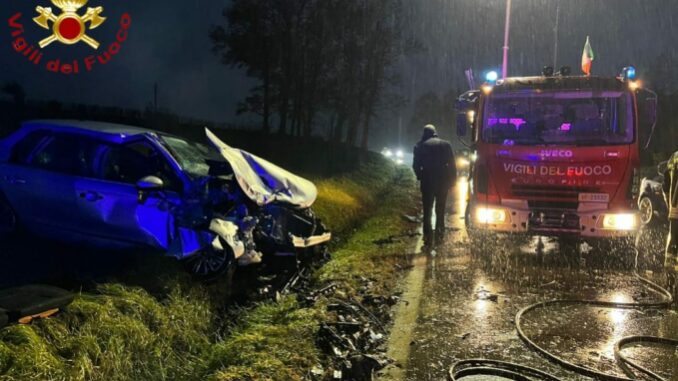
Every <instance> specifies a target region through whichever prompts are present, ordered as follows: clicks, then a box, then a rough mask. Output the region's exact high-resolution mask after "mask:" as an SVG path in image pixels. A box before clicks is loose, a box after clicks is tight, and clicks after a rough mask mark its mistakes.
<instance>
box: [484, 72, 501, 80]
mask: <svg viewBox="0 0 678 381" xmlns="http://www.w3.org/2000/svg"><path fill="white" fill-rule="evenodd" d="M498 79H499V74H498V73H497V72H496V71H494V70H493V71H491V72H488V73H487V74H485V80H487V82H492V83H494V82H497V80H498Z"/></svg>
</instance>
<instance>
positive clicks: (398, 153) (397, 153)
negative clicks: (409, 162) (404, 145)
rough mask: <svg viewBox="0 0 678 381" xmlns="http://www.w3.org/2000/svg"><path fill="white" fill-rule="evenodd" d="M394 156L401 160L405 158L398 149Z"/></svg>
mask: <svg viewBox="0 0 678 381" xmlns="http://www.w3.org/2000/svg"><path fill="white" fill-rule="evenodd" d="M396 156H397V157H399V158H403V157H404V156H405V154H404V153H403V150H401V149H399V150H398V151H397V152H396Z"/></svg>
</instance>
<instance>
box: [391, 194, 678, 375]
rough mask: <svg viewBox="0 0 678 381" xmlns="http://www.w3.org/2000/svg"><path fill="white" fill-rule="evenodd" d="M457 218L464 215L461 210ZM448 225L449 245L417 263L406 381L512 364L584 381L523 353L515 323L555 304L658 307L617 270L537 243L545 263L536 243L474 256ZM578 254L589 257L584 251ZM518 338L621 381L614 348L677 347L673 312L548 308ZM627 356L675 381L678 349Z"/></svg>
mask: <svg viewBox="0 0 678 381" xmlns="http://www.w3.org/2000/svg"><path fill="white" fill-rule="evenodd" d="M457 203H458V202H457ZM454 209H456V210H457V211H462V210H463V205H460V204H458V205H456V207H455V208H454ZM449 220H450V221H452V223H451V225H452V226H449V227H450V228H451V229H450V231H449V232H448V235H447V242H446V244H445V245H444V246H443V247H441V248H439V249H438V250H436V251H435V252H433V253H431V252H428V253H423V254H422V255H427V256H428V258H427V260H426V270H425V274H426V275H425V280H424V283H423V288H422V295H421V298H420V299H421V304H420V309H419V316H418V318H417V323H416V325H415V328H414V332H413V333H412V340H411V342H410V351H409V352H410V355H409V361H408V364H407V366H406V371H405V379H407V380H413V381H414V380H417V381H424V380H445V379H446V377H447V372H448V370H449V367H450V366H451V365H452V364H453V363H454V362H455V361H458V360H462V359H469V358H489V359H496V360H505V361H511V362H518V363H522V364H524V365H528V366H532V367H535V368H538V369H541V370H544V371H547V372H549V373H551V374H553V375H556V376H558V377H560V378H562V379H564V380H587V379H588V378H586V377H582V376H579V375H577V374H574V373H571V372H568V371H565V370H563V369H562V368H560V367H558V366H557V365H554V364H552V363H550V362H549V361H547V360H546V359H544V358H543V357H541V356H540V355H539V354H537V353H535V352H534V351H533V350H531V349H529V348H528V347H527V346H526V345H525V344H524V343H523V342H522V341H521V340H520V338H519V337H518V336H517V333H516V329H515V325H514V316H515V314H516V313H517V312H518V311H519V310H520V309H521V308H523V307H526V306H528V305H530V304H533V303H536V302H540V301H546V300H551V299H563V298H573V299H596V300H607V301H617V302H631V301H649V300H657V299H658V298H659V295H657V294H656V293H654V292H651V291H649V290H648V289H647V288H646V287H644V286H643V285H642V284H641V282H639V281H638V280H637V279H635V277H634V276H633V271H632V270H633V269H630V268H627V266H628V265H624V264H623V262H622V261H619V260H615V259H614V258H603V257H601V256H594V255H593V254H591V253H589V254H586V253H584V254H583V255H577V254H575V253H574V252H564V251H563V250H560V248H559V247H558V242H557V241H555V240H551V239H544V240H543V242H544V244H545V249H544V255H543V256H541V257H539V256H537V255H536V247H537V245H536V242H537V241H536V240H532V241H519V240H518V241H517V240H497V241H496V242H494V243H493V245H492V248H491V249H490V250H488V252H486V253H484V254H483V255H479V256H473V255H471V253H470V250H469V244H470V243H469V240H468V237H467V235H466V232H465V230H464V221H463V219H462V217H461V216H460V215H459V214H455V215H453V216H451V217H450V219H449ZM448 225H450V224H448ZM661 236H662V234H661V233H660V234H658V237H659V238H657V239H654V238H653V239H649V240H646V241H650V243H648V244H649V245H651V246H653V247H652V248H651V249H653V250H661V248H662V246H663V238H662V237H661ZM583 249H584V250H583V251H584V252H586V246H584V248H583ZM643 274H644V275H646V276H648V277H651V278H652V279H654V280H656V281H657V282H659V283H662V282H664V281H665V276H664V275H665V274H662V273H661V272H658V271H655V272H652V273H651V272H646V271H643ZM674 308H675V307H674ZM524 328H525V330H526V332H527V334H528V336H530V337H531V338H532V339H533V340H535V341H536V342H537V343H538V344H540V345H542V346H543V347H546V348H547V349H548V350H550V351H552V352H553V353H555V354H557V355H559V356H562V357H563V358H565V359H566V360H568V361H571V362H574V363H576V364H580V365H585V366H588V367H592V368H594V369H597V370H600V371H603V372H606V373H608V374H614V375H619V376H624V373H623V372H622V370H621V369H620V368H619V367H618V366H617V364H616V361H615V358H614V355H613V345H614V343H615V342H616V341H617V340H618V339H619V338H621V337H624V336H628V335H655V336H663V337H670V338H674V339H678V312H677V310H676V309H673V310H659V309H642V310H641V309H638V310H636V309H631V310H629V309H614V308H594V307H587V306H575V307H572V306H570V307H558V306H554V307H551V308H546V309H543V310H538V311H534V312H533V313H531V314H528V315H526V316H525V323H524ZM625 353H627V354H628V355H629V357H631V358H632V359H636V360H638V362H639V363H641V364H643V365H646V366H648V367H649V368H650V369H652V370H654V371H656V372H658V373H660V374H662V375H664V376H665V377H667V379H671V377H674V378H673V379H678V348H666V347H648V346H645V347H642V348H630V349H628V350H626V351H625ZM469 379H476V380H479V379H485V378H469Z"/></svg>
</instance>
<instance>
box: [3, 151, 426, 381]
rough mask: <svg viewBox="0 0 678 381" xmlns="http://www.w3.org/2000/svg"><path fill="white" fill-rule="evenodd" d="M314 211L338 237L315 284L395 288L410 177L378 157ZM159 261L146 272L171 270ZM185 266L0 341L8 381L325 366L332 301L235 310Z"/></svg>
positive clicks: (143, 275)
mask: <svg viewBox="0 0 678 381" xmlns="http://www.w3.org/2000/svg"><path fill="white" fill-rule="evenodd" d="M317 184H318V188H319V191H320V195H319V198H318V201H317V204H316V205H315V206H314V209H315V210H316V212H317V213H318V215H319V216H320V217H321V218H323V220H324V221H326V223H327V224H328V225H329V226H330V228H331V229H332V230H333V231H334V233H335V234H336V235H337V236H338V239H337V240H336V242H335V243H333V248H332V252H333V257H332V260H331V261H330V262H329V263H327V264H326V265H325V266H324V267H323V268H322V269H320V270H319V271H318V272H317V274H316V279H317V280H318V282H319V284H320V283H323V282H329V281H335V282H338V283H340V284H341V286H342V289H341V291H340V292H343V293H346V294H355V293H356V290H357V288H358V287H359V286H360V281H361V279H365V278H370V279H371V280H372V281H373V283H374V285H375V289H380V288H381V289H384V288H389V287H390V285H391V284H392V282H393V280H394V279H395V272H396V269H395V267H394V266H393V261H394V259H393V258H396V256H397V255H400V254H402V253H403V252H404V251H406V250H407V245H409V240H407V239H396V240H394V241H393V242H392V243H390V244H388V245H383V246H378V245H375V244H374V243H373V241H374V240H377V239H383V238H385V237H388V236H390V235H392V234H394V232H404V231H405V230H406V229H407V228H411V226H410V225H408V224H407V223H406V222H405V221H404V220H403V219H402V218H401V216H400V215H401V213H402V212H403V210H402V209H403V208H407V207H409V206H410V205H411V203H412V199H411V196H412V194H411V192H410V190H411V189H412V188H413V184H414V181H413V179H412V176H411V174H410V173H409V171H407V170H404V169H397V168H395V167H394V166H393V165H392V164H391V163H387V162H385V161H383V160H382V159H380V158H378V157H376V156H375V157H371V158H369V159H367V160H366V161H365V164H364V165H363V166H361V167H360V169H359V170H357V171H355V172H353V173H350V174H345V175H342V176H340V177H331V178H324V179H320V180H317ZM158 261H159V262H155V261H154V260H151V261H150V262H149V263H148V264H146V265H145V266H147V267H150V268H153V266H156V265H160V264H161V263H164V262H162V261H164V260H158ZM175 271H176V266H169V267H165V266H164V265H163V266H162V269H161V270H156V275H155V278H154V277H152V276H149V273H148V271H147V270H143V269H142V270H136V271H132V272H130V274H127V275H126V276H121V277H120V278H119V279H117V283H106V284H102V285H99V286H97V287H96V288H95V289H93V290H92V291H91V292H87V293H82V294H80V295H78V296H77V297H76V300H75V302H74V303H73V304H72V305H70V306H69V307H68V309H67V311H65V312H63V313H61V314H59V315H58V316H57V317H55V318H52V319H47V320H40V321H36V322H34V323H33V324H32V325H29V326H10V327H7V328H5V329H3V330H1V331H0V380H2V381H14V380H17V381H19V380H28V379H33V380H83V381H84V380H187V381H189V380H219V381H225V380H300V379H302V378H303V377H304V376H305V375H306V374H307V373H308V371H309V369H310V368H311V367H312V366H313V365H315V364H317V363H318V362H319V361H320V359H321V357H322V356H321V354H320V353H319V352H318V350H317V348H316V345H315V337H314V334H315V332H316V330H317V327H318V324H319V322H320V321H321V320H322V319H323V316H325V310H324V308H323V306H324V304H325V303H324V302H323V301H322V300H321V301H319V303H317V304H316V305H315V306H313V307H302V306H300V305H299V304H298V302H297V300H296V298H295V297H294V296H289V297H286V298H283V299H282V300H280V301H278V302H263V303H259V304H256V305H254V306H250V307H248V308H244V309H243V308H239V309H234V308H225V298H226V295H225V293H224V290H223V287H221V286H222V285H220V284H218V283H217V284H212V285H202V284H198V283H196V282H193V281H192V280H191V279H189V278H187V277H186V276H185V275H184V274H182V273H178V272H177V273H174V272H175Z"/></svg>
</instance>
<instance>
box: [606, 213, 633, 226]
mask: <svg viewBox="0 0 678 381" xmlns="http://www.w3.org/2000/svg"><path fill="white" fill-rule="evenodd" d="M637 227H638V218H637V217H636V215H635V214H632V213H619V214H606V215H605V216H604V217H603V229H610V230H635V229H636V228H637Z"/></svg>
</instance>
